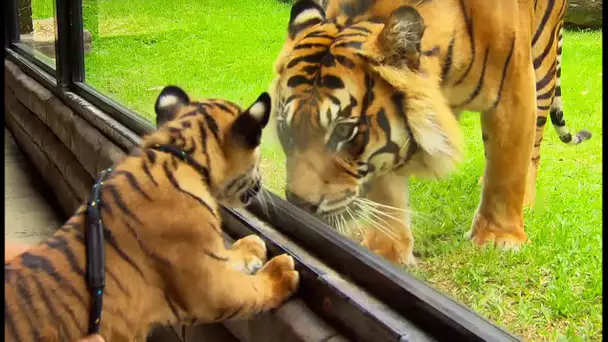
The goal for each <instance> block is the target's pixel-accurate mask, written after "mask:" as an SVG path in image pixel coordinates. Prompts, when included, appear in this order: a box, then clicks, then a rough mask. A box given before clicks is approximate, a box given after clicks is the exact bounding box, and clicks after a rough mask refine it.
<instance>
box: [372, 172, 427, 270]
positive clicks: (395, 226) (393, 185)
mask: <svg viewBox="0 0 608 342" xmlns="http://www.w3.org/2000/svg"><path fill="white" fill-rule="evenodd" d="M407 196H408V183H407V178H405V176H404V175H403V174H401V173H399V172H392V173H389V174H386V175H383V176H380V177H379V178H376V179H374V180H372V181H371V184H370V191H369V192H368V194H367V199H369V200H371V201H372V202H375V203H378V206H374V204H373V203H370V204H368V206H371V207H375V208H374V209H369V210H371V211H375V212H376V213H370V215H369V217H368V219H369V220H372V221H374V223H373V224H370V225H369V227H368V229H367V233H366V236H365V238H364V240H363V243H362V244H363V246H365V247H367V248H368V249H369V250H371V251H372V252H374V253H376V254H378V255H380V256H382V257H384V258H385V259H387V260H388V261H390V262H392V263H395V264H401V265H405V266H408V267H411V266H415V265H416V259H415V258H414V254H413V250H414V236H413V235H412V231H411V229H410V217H409V213H408V210H407V207H408V198H407Z"/></svg>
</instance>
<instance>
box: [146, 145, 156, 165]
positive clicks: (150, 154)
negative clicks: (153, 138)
mask: <svg viewBox="0 0 608 342" xmlns="http://www.w3.org/2000/svg"><path fill="white" fill-rule="evenodd" d="M144 153H145V154H146V157H148V160H149V161H150V163H152V164H155V163H156V153H154V151H152V150H150V149H147V148H146V149H144Z"/></svg>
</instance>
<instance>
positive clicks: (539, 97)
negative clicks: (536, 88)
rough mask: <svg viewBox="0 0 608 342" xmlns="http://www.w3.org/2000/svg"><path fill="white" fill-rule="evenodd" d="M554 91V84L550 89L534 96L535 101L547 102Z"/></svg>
mask: <svg viewBox="0 0 608 342" xmlns="http://www.w3.org/2000/svg"><path fill="white" fill-rule="evenodd" d="M554 91H555V84H554V85H553V86H552V87H551V89H549V90H547V91H546V92H544V93H542V94H538V95H536V100H537V101H538V100H549V99H551V97H552V96H553V92H554Z"/></svg>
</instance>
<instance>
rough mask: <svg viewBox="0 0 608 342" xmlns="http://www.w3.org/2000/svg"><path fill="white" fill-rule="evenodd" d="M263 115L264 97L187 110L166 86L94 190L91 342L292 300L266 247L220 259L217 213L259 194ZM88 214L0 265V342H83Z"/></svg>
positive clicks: (291, 276)
mask: <svg viewBox="0 0 608 342" xmlns="http://www.w3.org/2000/svg"><path fill="white" fill-rule="evenodd" d="M270 105H271V103H270V97H269V96H268V94H267V93H263V94H262V95H260V97H259V98H258V99H257V100H256V102H255V103H253V104H252V105H251V106H250V107H249V108H248V109H246V110H244V111H243V110H242V109H241V108H239V106H237V105H235V104H233V103H231V102H228V101H224V100H216V99H209V100H203V101H191V100H190V99H189V97H188V95H187V94H186V93H185V92H184V91H183V90H182V89H180V88H178V87H175V86H167V87H165V88H164V89H163V90H162V92H161V93H160V95H159V97H158V99H157V100H156V105H155V112H156V122H157V125H158V130H157V131H155V132H154V133H151V134H150V135H148V136H147V137H145V138H144V140H143V144H142V146H141V150H140V151H138V152H136V153H134V154H131V155H129V156H128V157H126V158H125V159H124V160H123V161H121V162H120V163H119V164H118V165H116V166H115V167H114V168H113V169H112V170H110V172H109V175H108V177H107V179H106V180H105V181H103V182H101V183H98V184H99V185H98V186H99V194H100V199H101V200H100V201H99V203H98V204H99V206H98V208H99V212H100V215H101V219H102V222H103V234H104V237H105V248H104V251H105V278H106V280H105V282H106V283H105V290H104V297H103V306H102V307H103V311H102V316H101V323H100V324H101V326H100V333H101V335H102V336H103V337H104V338H105V339H106V340H107V341H133V340H144V339H145V338H146V336H147V335H148V333H149V332H150V330H151V328H153V327H154V326H155V325H164V324H168V323H169V324H172V323H179V322H182V323H183V322H201V323H209V322H220V321H224V320H227V319H231V318H237V317H248V316H251V315H254V314H257V313H260V312H262V311H265V310H268V309H271V308H276V307H278V306H279V305H280V304H281V303H282V302H283V301H285V300H286V299H287V298H288V297H289V296H290V295H292V294H293V293H294V291H295V290H296V288H297V286H298V283H299V274H298V272H296V271H295V270H294V261H293V259H292V258H291V257H290V256H288V255H286V254H283V255H279V256H277V257H275V258H273V259H271V260H270V261H269V262H267V263H265V262H266V246H265V244H264V242H263V241H262V240H261V239H260V238H259V237H257V236H255V235H250V236H247V237H245V238H243V239H241V240H238V241H236V242H235V243H234V244H233V245H232V247H231V248H229V249H227V248H225V246H224V238H223V232H222V228H221V224H222V222H221V218H220V204H222V205H226V206H229V207H242V206H244V205H246V204H247V203H248V202H249V201H250V200H251V199H252V198H253V197H254V196H256V195H257V192H258V191H259V190H260V187H261V177H260V173H259V172H258V163H259V160H260V138H261V134H262V130H263V128H264V127H265V126H266V124H267V123H268V118H269V112H270ZM86 208H87V206H86V205H83V206H82V207H81V208H80V209H79V210H78V211H77V212H76V213H75V214H74V216H72V217H71V218H70V219H69V220H68V221H67V223H66V224H65V225H64V226H63V227H61V228H60V229H59V230H58V231H57V232H56V233H55V234H54V235H53V236H51V237H50V238H49V239H47V240H46V241H45V242H43V243H41V244H40V245H38V246H36V247H33V248H32V249H30V250H28V251H26V252H25V253H23V254H21V255H19V256H17V257H15V258H13V259H11V260H10V261H7V262H5V266H4V275H5V283H4V284H5V289H4V294H5V302H4V303H5V304H4V319H5V321H4V322H5V323H4V324H5V325H4V327H5V329H4V337H5V340H6V341H22V342H23V341H74V340H76V339H78V338H81V337H83V336H85V335H87V334H88V333H87V330H88V328H89V327H88V324H87V322H88V320H87V317H88V314H89V307H90V305H91V304H90V303H91V295H90V293H89V290H88V289H87V283H86V268H85V267H86V249H85V241H86V239H85V237H86V235H85V227H86V225H87V209H86ZM264 263H265V264H264ZM260 267H261V268H260ZM258 268H260V269H259V271H258V272H257V273H256V274H255V275H252V274H251V273H253V272H254V271H256V270H257V269H258Z"/></svg>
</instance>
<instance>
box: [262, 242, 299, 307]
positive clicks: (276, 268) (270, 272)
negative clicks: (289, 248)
mask: <svg viewBox="0 0 608 342" xmlns="http://www.w3.org/2000/svg"><path fill="white" fill-rule="evenodd" d="M258 275H260V276H265V277H268V278H269V280H270V283H271V289H272V292H273V295H272V299H271V303H270V307H271V308H276V307H278V306H280V305H281V304H282V303H283V302H284V301H285V300H286V299H287V298H289V297H290V296H291V295H292V294H293V293H294V292H295V291H296V290H297V289H298V285H299V283H300V274H299V273H298V271H296V270H295V264H294V261H293V258H292V257H291V256H290V255H287V254H281V255H279V256H276V257H274V258H272V259H271V260H270V261H269V262H268V263H267V264H266V265H264V267H262V269H261V270H260V271H259V272H258Z"/></svg>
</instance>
